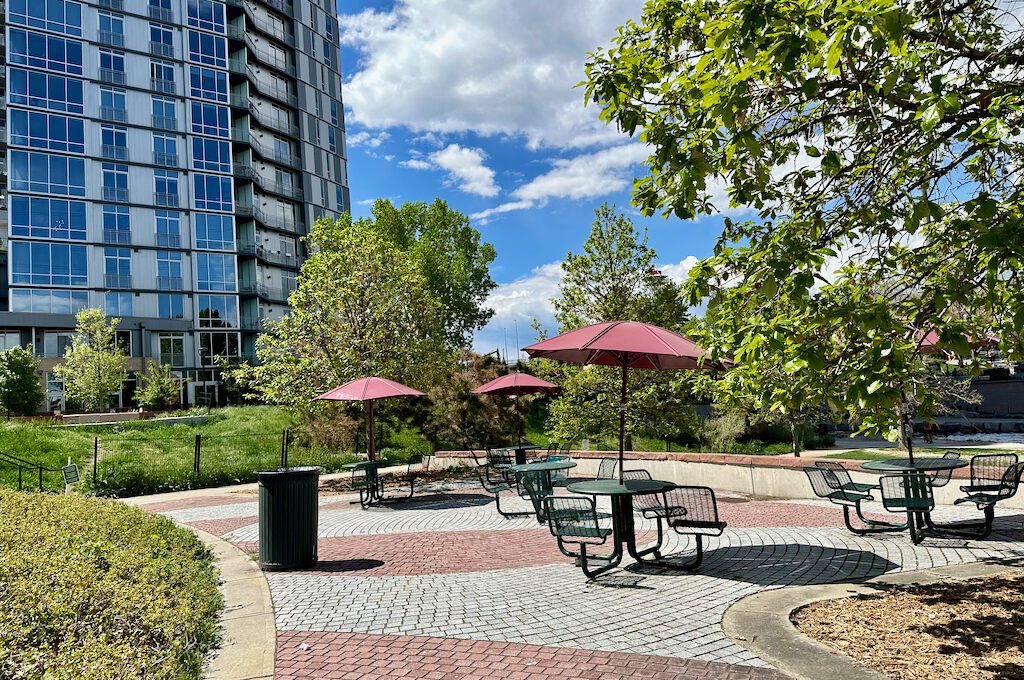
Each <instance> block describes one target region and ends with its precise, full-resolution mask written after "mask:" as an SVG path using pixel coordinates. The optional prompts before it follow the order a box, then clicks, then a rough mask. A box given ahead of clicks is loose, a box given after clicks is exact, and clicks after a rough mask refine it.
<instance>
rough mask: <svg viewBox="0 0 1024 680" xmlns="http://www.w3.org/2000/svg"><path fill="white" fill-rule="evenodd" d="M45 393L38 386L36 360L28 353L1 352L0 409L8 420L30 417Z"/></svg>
mask: <svg viewBox="0 0 1024 680" xmlns="http://www.w3.org/2000/svg"><path fill="white" fill-rule="evenodd" d="M44 399H46V393H45V392H44V391H43V388H42V386H41V385H40V384H39V359H37V358H36V357H35V356H34V355H33V354H32V350H31V349H26V348H24V347H12V348H11V349H9V350H6V351H4V352H0V408H3V409H4V411H6V412H7V416H8V417H10V416H12V415H15V416H32V415H35V414H36V413H37V412H38V411H39V409H40V407H42V405H43V400H44Z"/></svg>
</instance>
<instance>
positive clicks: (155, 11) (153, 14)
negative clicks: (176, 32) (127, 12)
mask: <svg viewBox="0 0 1024 680" xmlns="http://www.w3.org/2000/svg"><path fill="white" fill-rule="evenodd" d="M149 18H150V19H156V20H157V21H162V22H164V23H165V24H171V23H174V10H172V9H170V8H168V7H156V6H154V5H150V6H149Z"/></svg>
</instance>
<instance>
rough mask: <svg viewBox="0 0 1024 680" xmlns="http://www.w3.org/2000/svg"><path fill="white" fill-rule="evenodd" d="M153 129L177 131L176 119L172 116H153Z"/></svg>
mask: <svg viewBox="0 0 1024 680" xmlns="http://www.w3.org/2000/svg"><path fill="white" fill-rule="evenodd" d="M122 120H123V119H122ZM153 127H155V128H156V129H157V130H177V129H178V119H177V118H175V117H174V116H153Z"/></svg>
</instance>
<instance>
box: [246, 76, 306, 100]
mask: <svg viewBox="0 0 1024 680" xmlns="http://www.w3.org/2000/svg"><path fill="white" fill-rule="evenodd" d="M249 82H251V83H252V84H253V85H255V86H256V90H257V91H258V92H259V93H260V94H263V95H266V96H268V97H270V98H271V99H276V100H277V101H279V102H281V103H283V104H288V105H289V106H292V107H294V106H298V105H299V98H298V97H296V96H295V95H294V94H292V93H291V92H289V91H288V89H287V88H280V87H277V86H275V85H271V84H269V83H267V82H266V81H265V80H263V79H262V78H260V77H258V76H257V75H256V74H255V73H252V72H251V71H250V73H249Z"/></svg>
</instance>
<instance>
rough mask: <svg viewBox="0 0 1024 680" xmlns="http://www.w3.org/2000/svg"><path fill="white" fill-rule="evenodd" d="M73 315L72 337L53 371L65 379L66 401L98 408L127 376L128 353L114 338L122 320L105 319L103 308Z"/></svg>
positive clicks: (106, 403) (92, 409)
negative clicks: (75, 324)
mask: <svg viewBox="0 0 1024 680" xmlns="http://www.w3.org/2000/svg"><path fill="white" fill-rule="evenodd" d="M75 319H76V321H77V326H76V328H75V338H74V341H73V342H72V344H71V346H70V347H68V348H67V350H66V351H65V352H64V363H62V364H58V365H57V366H56V367H54V369H53V372H54V374H55V375H56V376H57V378H58V379H59V380H61V381H62V382H63V383H64V395H65V397H66V398H67V399H68V400H69V401H76V402H79V403H81V404H82V407H83V408H84V409H85V410H87V411H99V410H101V409H104V408H106V407H107V406H108V405H109V404H110V395H111V394H112V393H114V392H119V391H120V390H121V386H122V385H124V381H125V380H127V379H128V357H127V355H126V354H125V352H124V350H123V349H121V347H120V346H119V345H118V344H117V338H116V331H117V324H119V323H120V322H121V320H120V319H116V318H115V319H109V320H108V319H107V317H106V315H104V314H103V310H100V309H95V308H88V309H83V310H82V311H80V312H78V314H77V315H76V316H75Z"/></svg>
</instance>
